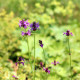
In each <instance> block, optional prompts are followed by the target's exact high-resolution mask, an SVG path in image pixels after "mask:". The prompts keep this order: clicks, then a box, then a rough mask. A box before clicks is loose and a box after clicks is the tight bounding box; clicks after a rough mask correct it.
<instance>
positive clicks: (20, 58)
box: [16, 57, 24, 66]
mask: <svg viewBox="0 0 80 80" xmlns="http://www.w3.org/2000/svg"><path fill="white" fill-rule="evenodd" d="M17 64H22V65H23V66H24V58H22V57H19V59H18V62H16V66H17Z"/></svg>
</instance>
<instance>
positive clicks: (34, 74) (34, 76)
mask: <svg viewBox="0 0 80 80" xmlns="http://www.w3.org/2000/svg"><path fill="white" fill-rule="evenodd" d="M33 80H35V33H34V78H33Z"/></svg>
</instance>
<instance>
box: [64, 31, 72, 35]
mask: <svg viewBox="0 0 80 80" xmlns="http://www.w3.org/2000/svg"><path fill="white" fill-rule="evenodd" d="M65 34H66V36H69V35H71V36H73V34H72V32H71V33H70V30H67V31H66V32H64V33H63V35H65Z"/></svg>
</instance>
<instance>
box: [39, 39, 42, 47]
mask: <svg viewBox="0 0 80 80" xmlns="http://www.w3.org/2000/svg"><path fill="white" fill-rule="evenodd" d="M39 45H40V46H41V47H42V48H43V44H42V41H41V40H39Z"/></svg>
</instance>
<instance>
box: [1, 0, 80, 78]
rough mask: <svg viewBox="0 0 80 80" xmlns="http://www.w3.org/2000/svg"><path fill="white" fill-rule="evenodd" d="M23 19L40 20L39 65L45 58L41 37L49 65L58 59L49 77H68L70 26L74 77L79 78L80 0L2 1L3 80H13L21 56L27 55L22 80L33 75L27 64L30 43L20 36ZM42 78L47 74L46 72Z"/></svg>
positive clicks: (37, 53)
mask: <svg viewBox="0 0 80 80" xmlns="http://www.w3.org/2000/svg"><path fill="white" fill-rule="evenodd" d="M21 19H28V20H29V22H30V23H31V22H33V21H37V22H39V24H40V30H39V31H38V32H37V34H36V67H37V66H39V62H40V61H44V59H43V51H42V49H41V47H40V46H39V43H38V41H39V40H42V41H43V44H44V50H45V54H46V57H47V66H50V67H52V66H53V65H51V62H52V61H54V60H57V61H59V62H60V64H59V65H57V66H56V72H55V69H54V68H55V67H54V66H53V69H51V73H50V74H49V75H48V76H46V77H47V79H48V80H69V72H70V71H69V63H70V62H69V55H68V45H67V41H66V36H63V32H65V31H66V30H67V29H70V31H71V32H72V33H73V35H74V36H72V37H70V46H71V53H72V77H73V80H80V0H0V80H14V79H13V78H12V75H13V74H14V75H15V74H16V69H15V68H16V67H14V63H15V62H16V61H17V58H18V57H19V56H22V57H23V58H25V64H26V65H25V66H24V67H22V68H21V74H20V75H19V77H20V80H25V77H26V76H30V79H29V80H32V76H33V74H32V73H31V74H28V73H29V72H30V70H31V69H30V64H29V63H28V59H29V57H28V50H27V42H26V39H24V38H23V37H22V36H21V31H22V29H20V28H19V26H18V23H19V20H21ZM29 44H30V51H31V59H32V60H33V50H34V47H33V35H32V36H30V37H29ZM40 72H41V70H39V69H38V67H37V70H36V80H40V76H41V75H40ZM42 77H43V80H44V77H45V73H44V72H43V75H42Z"/></svg>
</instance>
